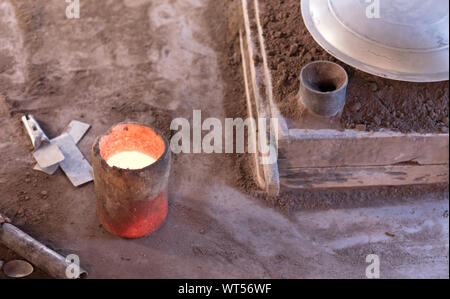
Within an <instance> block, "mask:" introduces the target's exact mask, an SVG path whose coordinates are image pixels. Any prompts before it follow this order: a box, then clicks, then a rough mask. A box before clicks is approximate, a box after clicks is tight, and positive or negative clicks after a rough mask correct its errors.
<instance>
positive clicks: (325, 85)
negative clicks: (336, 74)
mask: <svg viewBox="0 0 450 299" xmlns="http://www.w3.org/2000/svg"><path fill="white" fill-rule="evenodd" d="M317 89H318V90H319V91H321V92H331V91H335V90H336V89H338V88H337V86H336V84H335V83H334V82H331V81H322V82H319V83H318V85H317Z"/></svg>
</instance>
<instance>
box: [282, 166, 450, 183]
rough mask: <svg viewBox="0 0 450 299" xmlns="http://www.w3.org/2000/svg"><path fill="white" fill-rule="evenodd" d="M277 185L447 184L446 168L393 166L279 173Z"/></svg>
mask: <svg viewBox="0 0 450 299" xmlns="http://www.w3.org/2000/svg"><path fill="white" fill-rule="evenodd" d="M280 176H281V177H280V183H281V186H282V187H283V188H288V189H322V188H354V187H371V186H399V185H415V184H436V183H446V182H448V180H449V166H448V164H447V165H425V166H417V165H394V166H370V167H337V168H290V169H284V170H280Z"/></svg>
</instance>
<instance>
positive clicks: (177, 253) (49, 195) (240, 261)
mask: <svg viewBox="0 0 450 299" xmlns="http://www.w3.org/2000/svg"><path fill="white" fill-rule="evenodd" d="M236 2H237V0H234V1H231V0H230V1H225V0H220V1H217V0H172V1H164V0H98V1H81V3H82V5H81V18H80V19H74V20H68V19H67V18H66V16H65V10H66V5H67V4H66V3H65V1H62V0H47V1H26V0H14V1H10V0H0V94H3V95H4V96H5V98H6V100H5V101H4V103H2V105H1V106H0V113H1V115H0V125H1V128H2V130H1V131H0V211H2V212H3V213H5V214H6V215H7V216H9V217H10V218H12V220H13V222H14V223H15V224H16V225H17V226H19V227H21V228H22V229H23V230H25V231H27V232H28V233H30V234H31V235H33V236H34V237H36V238H37V239H39V240H40V241H42V242H43V243H45V244H48V245H49V246H50V247H52V248H53V249H55V250H57V251H58V252H60V253H62V254H70V253H75V254H77V255H79V256H80V259H81V263H82V265H83V266H84V267H85V268H87V270H88V271H89V273H90V277H91V278H113V277H115V278H118V277H120V278H143V277H144V278H364V277H365V270H366V267H367V264H366V261H365V259H366V256H367V255H369V254H378V255H379V256H380V259H381V276H382V277H384V278H412V277H427V278H431V277H439V278H448V273H449V266H448V265H449V260H448V256H449V222H448V205H449V202H448V189H447V188H446V187H442V188H438V189H437V190H436V189H430V191H429V192H421V193H420V194H414V192H411V191H405V190H403V189H401V188H399V189H397V188H390V189H386V190H384V191H380V192H372V193H370V194H372V195H371V196H368V195H367V192H366V191H351V192H350V191H345V192H344V194H345V196H344V199H345V200H342V201H341V200H340V198H342V197H338V198H337V199H336V198H335V197H333V196H330V194H333V193H314V192H309V193H298V194H290V195H289V197H290V198H292V197H294V198H295V199H296V201H297V202H301V203H303V204H302V208H296V209H293V210H292V211H291V213H289V214H287V213H286V211H285V210H283V209H278V208H274V207H271V206H269V205H268V203H267V202H268V201H265V200H261V196H257V194H256V192H253V191H252V192H250V191H248V190H246V189H244V188H242V186H241V184H240V182H239V181H238V179H239V180H240V179H242V176H244V177H245V176H246V174H245V172H244V173H243V172H242V171H243V169H244V170H245V167H244V166H242V165H239V161H241V160H239V159H240V158H239V157H238V156H235V155H206V154H198V155H177V156H174V159H173V169H172V174H171V185H170V211H169V216H168V219H167V221H166V223H165V224H164V226H163V227H162V228H161V229H160V230H159V231H157V232H156V233H154V234H152V235H151V236H149V237H147V238H144V239H140V240H123V239H120V238H117V237H115V236H113V235H111V234H109V233H107V232H106V231H105V230H104V229H103V228H102V227H101V225H100V223H99V222H98V219H97V217H96V214H95V195H94V188H93V184H87V185H85V186H83V187H80V188H74V187H72V186H71V184H70V183H69V181H68V180H67V178H66V177H65V176H64V175H63V173H62V172H61V171H60V170H59V171H58V172H57V173H56V174H55V175H54V176H47V175H45V174H43V173H39V172H35V171H33V170H32V166H33V164H34V162H33V158H32V155H31V145H30V142H29V140H28V137H27V135H26V133H25V132H24V130H23V128H22V125H21V123H20V121H19V119H20V116H21V115H23V114H24V113H31V114H33V115H34V116H35V117H36V118H37V119H38V120H39V121H40V123H41V124H42V126H43V128H44V130H45V131H46V132H47V133H48V135H49V136H50V137H54V136H57V135H58V134H59V133H60V132H61V131H62V130H63V128H64V127H65V126H66V125H67V124H68V123H69V121H70V120H72V119H77V120H80V121H84V122H87V123H89V124H91V125H92V129H91V130H90V131H89V133H88V134H87V135H86V137H85V138H84V139H83V140H82V142H81V143H80V144H79V147H80V149H81V151H82V152H83V153H84V155H85V156H86V157H87V158H88V159H89V160H90V149H91V146H92V143H93V142H94V139H95V137H96V136H98V135H100V134H102V133H104V132H105V131H106V130H107V129H108V128H109V127H111V126H112V125H114V124H116V123H118V122H121V121H137V122H142V123H146V124H150V125H153V126H155V127H158V128H160V129H161V130H162V131H163V132H165V133H166V134H167V135H168V137H170V134H171V132H170V130H169V125H170V121H171V120H172V119H173V118H175V117H186V118H188V119H190V118H192V110H193V109H201V110H202V114H203V116H204V117H205V118H206V117H208V116H214V117H217V118H219V119H220V118H224V117H229V116H230V111H231V109H230V106H233V105H234V103H237V104H239V103H242V102H243V100H244V96H245V95H244V94H243V93H240V91H241V90H242V82H241V80H240V78H241V76H242V75H241V74H240V71H241V66H240V59H239V57H238V56H237V57H236V56H231V58H230V59H228V57H229V56H230V51H232V49H233V47H224V41H228V40H229V39H230V40H233V37H234V35H235V28H234V27H233V26H234V25H235V24H233V23H232V22H231V21H230V20H231V19H232V18H229V17H230V16H229V13H230V11H233V9H232V7H233V6H234V5H236ZM225 66H226V67H225ZM233 84H234V86H233ZM239 94H241V95H240V96H239V98H235V96H236V95H239ZM242 111H245V107H243V108H242ZM236 161H238V163H237V162H236ZM397 193H401V196H399V195H398V194H397ZM374 194H375V195H374ZM321 199H323V204H321V203H320V201H321ZM276 202H278V203H283V202H285V201H284V200H283V198H282V197H281V198H279V199H277V200H276ZM11 257H12V255H11V253H10V252H7V251H6V250H5V248H2V247H0V260H1V259H10V258H11Z"/></svg>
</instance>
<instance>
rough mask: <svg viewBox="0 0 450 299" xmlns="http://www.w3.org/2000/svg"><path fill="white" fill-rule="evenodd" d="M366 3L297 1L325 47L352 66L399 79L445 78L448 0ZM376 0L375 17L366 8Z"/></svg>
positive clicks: (360, 0)
mask: <svg viewBox="0 0 450 299" xmlns="http://www.w3.org/2000/svg"><path fill="white" fill-rule="evenodd" d="M367 2H369V3H366V0H302V15H303V20H304V22H305V24H306V27H307V28H308V30H309V31H310V33H311V34H312V36H313V37H314V39H315V40H316V41H317V42H318V43H319V44H320V45H321V46H322V47H323V48H325V50H327V51H328V52H329V53H330V54H331V55H333V56H335V57H336V58H338V59H340V60H342V61H343V62H345V63H347V64H349V65H351V66H353V67H355V68H357V69H360V70H362V71H365V72H367V73H370V74H373V75H377V76H381V77H386V78H390V79H395V80H401V81H411V82H436V81H444V80H448V79H449V29H448V27H449V2H448V1H446V0H377V1H367ZM371 2H372V3H371ZM377 2H378V3H379V15H378V17H377V12H376V10H371V11H370V13H369V14H368V13H367V12H368V9H369V8H370V7H371V6H370V5H376V3H377ZM368 16H370V17H372V18H369V17H368Z"/></svg>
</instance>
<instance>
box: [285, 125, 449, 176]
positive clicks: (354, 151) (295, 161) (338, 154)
mask: <svg viewBox="0 0 450 299" xmlns="http://www.w3.org/2000/svg"><path fill="white" fill-rule="evenodd" d="M280 154H281V155H282V159H280V161H279V163H280V168H295V167H343V166H383V165H394V164H399V163H406V162H411V163H417V164H420V165H429V164H448V162H449V135H448V134H417V133H412V134H402V133H396V132H390V131H389V132H360V131H353V130H346V131H342V132H341V131H335V130H290V138H289V140H283V141H282V142H281V143H280Z"/></svg>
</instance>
